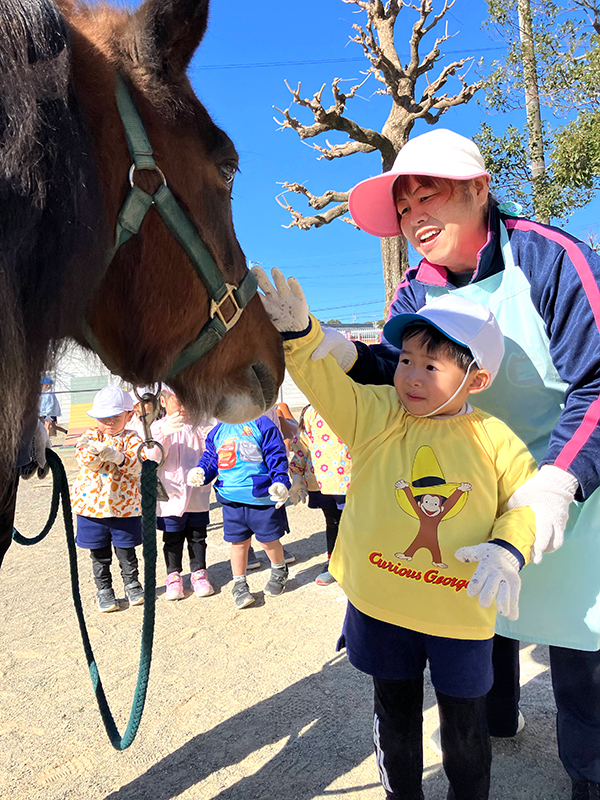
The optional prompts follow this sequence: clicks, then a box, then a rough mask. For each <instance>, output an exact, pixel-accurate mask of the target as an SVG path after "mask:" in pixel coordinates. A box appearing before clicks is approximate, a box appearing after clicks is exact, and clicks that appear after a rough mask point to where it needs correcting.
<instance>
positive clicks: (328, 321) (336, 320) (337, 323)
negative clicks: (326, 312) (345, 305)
mask: <svg viewBox="0 0 600 800" xmlns="http://www.w3.org/2000/svg"><path fill="white" fill-rule="evenodd" d="M325 324H326V325H341V324H342V323H341V322H340V321H339V319H328V320H327V322H326V323H325Z"/></svg>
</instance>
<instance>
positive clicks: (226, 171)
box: [220, 162, 238, 189]
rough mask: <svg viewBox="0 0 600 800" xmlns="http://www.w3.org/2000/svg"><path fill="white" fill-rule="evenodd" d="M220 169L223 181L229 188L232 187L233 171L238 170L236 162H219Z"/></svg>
mask: <svg viewBox="0 0 600 800" xmlns="http://www.w3.org/2000/svg"><path fill="white" fill-rule="evenodd" d="M220 170H221V174H222V175H223V178H224V180H225V183H226V184H227V188H228V189H231V188H232V187H233V181H234V179H235V173H236V172H237V171H238V166H237V164H234V163H233V162H229V163H228V164H221V166H220Z"/></svg>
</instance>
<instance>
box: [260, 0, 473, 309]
mask: <svg viewBox="0 0 600 800" xmlns="http://www.w3.org/2000/svg"><path fill="white" fill-rule="evenodd" d="M342 2H344V3H346V4H347V5H354V6H356V7H357V9H358V11H359V12H360V11H362V12H364V14H365V15H366V20H364V22H363V24H362V25H359V24H354V25H353V26H352V28H353V30H354V31H355V33H354V35H353V36H351V40H352V41H353V42H356V43H357V44H358V45H360V47H361V48H362V50H363V53H364V56H365V58H366V59H367V61H368V62H369V66H368V69H367V70H366V73H363V74H364V75H365V78H364V79H363V80H362V81H361V82H359V83H357V84H356V85H354V86H353V87H352V88H351V89H350V91H349V92H347V93H344V92H343V91H342V90H341V88H340V82H341V79H340V78H335V79H334V81H333V83H332V86H331V91H332V94H333V104H332V105H330V106H329V107H327V108H326V107H325V105H323V92H324V90H325V84H324V85H323V86H322V87H321V88H320V89H319V91H318V92H316V94H314V95H313V97H312V98H304V97H302V95H301V85H300V84H298V87H297V88H296V89H292V88H291V87H290V85H289V84H288V83H287V82H286V86H287V87H288V89H289V91H290V92H291V94H292V98H293V100H292V103H291V104H290V106H289V107H288V108H287V109H285V110H282V109H280V108H277V111H279V112H280V114H282V115H283V119H277V118H275V121H276V122H277V123H278V124H279V125H280V126H281V128H282V129H283V128H291V129H292V130H294V131H296V133H297V134H298V136H299V137H300V138H301V139H303V140H304V139H312V138H314V137H315V136H319V135H321V134H325V133H328V132H331V131H339V132H341V133H343V134H346V135H347V136H348V140H347V141H346V142H342V143H341V144H331V143H330V142H329V141H327V140H326V141H325V144H324V145H319V144H313V145H312V147H313V148H314V149H315V150H316V151H317V153H318V154H319V156H318V158H319V159H325V160H326V161H332V160H333V159H335V158H344V157H345V156H350V155H354V154H355V153H372V152H375V151H379V153H380V154H381V167H382V171H386V170H388V169H390V168H391V166H392V164H393V163H394V159H395V157H396V155H397V154H398V151H399V150H400V148H401V147H403V145H405V144H406V142H407V141H408V138H409V135H410V133H411V131H412V129H413V126H414V124H415V122H416V121H417V120H420V119H421V120H424V121H425V122H426V123H428V124H429V125H435V124H436V123H437V122H438V121H439V119H440V117H441V116H442V114H443V113H444V112H445V111H447V110H448V109H449V108H451V107H452V106H458V105H461V104H463V103H468V102H469V100H470V99H471V98H472V97H473V95H474V94H475V92H476V91H477V90H478V89H480V88H481V86H482V82H481V81H477V82H475V83H471V84H469V83H468V82H467V72H468V69H469V67H470V66H471V62H472V59H471V58H462V59H459V60H458V61H453V62H452V63H450V64H447V65H446V66H441V65H440V68H439V71H438V72H437V75H436V76H435V77H433V76H431V73H432V71H433V70H434V68H435V67H436V65H437V64H438V62H439V61H441V59H442V58H443V55H442V53H441V51H440V46H441V45H442V44H443V43H444V42H446V41H447V40H448V39H450V38H451V36H450V34H449V33H448V24H447V22H446V23H445V26H444V27H443V28H441V30H440V34H439V35H438V36H437V38H436V39H435V42H433V44H429V45H427V47H426V46H425V44H424V42H423V39H424V38H425V36H427V34H428V33H430V31H432V30H433V29H434V28H435V27H436V26H438V25H440V23H441V22H442V20H443V19H444V17H445V16H446V15H447V13H448V12H449V11H450V9H451V8H452V6H453V5H454V3H455V2H456V0H444V4H443V6H442V8H441V9H440V11H439V12H438V13H435V12H434V10H433V0H417V2H415V3H407V2H404V0H386V2H383V0H342ZM403 10H405V14H408V13H410V12H412V17H411V19H412V20H413V21H412V25H411V26H410V39H409V42H408V47H409V53H410V55H409V56H408V59H407V62H406V63H404V64H403V63H402V61H401V60H400V56H399V55H398V51H397V49H396V44H395V41H394V29H395V26H396V22H397V20H398V17H399V15H400V12H401V11H403ZM415 17H416V18H415ZM409 24H410V23H409ZM422 51H426V52H422ZM371 76H372V77H373V78H374V79H375V80H376V81H378V82H379V84H381V85H380V86H379V88H378V89H377V90H376V91H375V94H378V95H385V96H388V97H390V98H391V109H390V113H389V115H388V118H387V120H386V121H385V124H384V125H383V127H382V129H381V131H376V130H373V129H371V128H368V127H365V126H364V125H360V124H359V123H358V122H355V121H354V120H353V119H350V118H349V117H348V116H347V115H346V105H347V103H348V101H350V100H352V99H353V98H354V97H355V96H356V94H357V92H358V91H359V89H360V88H361V87H362V86H363V84H364V83H365V82H366V81H367V80H368V79H369V78H370V77H371ZM420 78H423V79H424V80H423V81H420V80H419V79H420ZM450 78H456V79H457V80H458V81H459V82H460V84H461V86H460V89H459V91H457V93H456V94H448V93H447V91H446V84H447V82H448V80H449V79H450ZM293 105H296V106H299V107H300V108H303V109H307V110H308V111H309V112H310V113H311V114H312V115H313V118H314V121H313V123H312V124H309V125H305V124H304V123H302V122H301V121H300V120H299V119H297V118H296V117H294V116H293V115H292V113H291V108H292V106H293ZM283 189H284V191H283V192H282V193H281V195H280V196H279V198H278V202H279V203H280V205H281V206H282V207H283V208H285V209H287V210H288V211H289V212H290V214H291V216H292V221H291V223H290V224H289V225H288V226H286V227H288V228H291V227H298V228H300V229H301V230H309V229H310V228H313V227H315V228H318V227H320V226H321V225H326V224H328V223H330V222H332V221H333V220H334V219H342V220H343V221H344V222H348V223H350V224H352V225H354V223H353V222H352V220H351V219H350V218H349V217H348V216H344V215H345V214H346V213H347V211H348V194H349V191H348V190H343V191H334V190H328V191H326V192H324V193H323V194H322V195H319V196H317V195H314V194H312V193H311V192H310V191H309V190H308V189H307V188H306V187H305V186H302V185H301V184H299V183H289V182H287V181H286V182H285V183H284V184H283ZM288 192H293V193H295V194H301V195H304V196H305V197H306V198H307V200H308V205H309V206H310V208H312V209H314V210H315V211H316V212H317V213H315V214H314V215H311V216H305V215H304V214H302V213H301V212H300V211H297V210H295V209H294V208H293V207H292V206H291V205H290V202H289V200H288V199H287V193H288ZM324 209H326V210H324ZM321 212H322V213H321ZM381 254H382V261H383V275H384V281H385V290H386V306H387V305H388V304H389V302H390V301H391V298H392V296H393V293H394V291H395V288H396V286H397V284H398V283H399V281H400V279H401V277H402V274H403V273H404V270H405V269H406V267H407V265H408V259H407V252H406V245H405V242H404V240H403V238H402V237H396V238H390V239H381Z"/></svg>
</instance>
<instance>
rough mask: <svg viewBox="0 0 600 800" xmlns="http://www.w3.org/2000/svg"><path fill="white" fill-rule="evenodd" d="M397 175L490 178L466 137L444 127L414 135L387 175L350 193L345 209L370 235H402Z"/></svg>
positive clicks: (473, 146)
mask: <svg viewBox="0 0 600 800" xmlns="http://www.w3.org/2000/svg"><path fill="white" fill-rule="evenodd" d="M399 175H428V176H429V177H431V178H449V179H450V180H455V181H466V180H470V179H471V178H478V177H480V176H482V175H485V176H487V177H488V178H489V177H490V174H489V172H487V170H486V168H485V162H484V160H483V157H482V155H481V153H480V152H479V148H478V147H477V145H476V144H475V142H472V141H471V140H470V139H467V138H466V137H465V136H461V135H460V134H459V133H454V131H449V130H448V129H447V128H436V129H435V130H433V131H429V132H428V133H423V134H421V136H415V138H414V139H409V141H408V142H407V143H406V144H405V145H404V147H403V148H401V150H400V152H399V153H398V155H397V156H396V160H395V161H394V165H393V166H392V168H391V169H390V170H388V172H383V173H382V174H381V175H375V176H374V177H372V178H367V180H364V181H361V182H360V183H359V184H357V185H356V186H355V187H354V189H352V191H351V192H350V197H349V198H348V208H349V210H350V214H351V216H352V219H353V220H354V222H356V224H357V225H358V226H359V228H362V229H363V231H366V232H367V233H371V234H372V235H373V236H399V235H400V234H401V233H402V231H401V230H400V221H399V219H398V213H397V211H396V204H395V202H394V184H395V183H396V179H397V178H398V176H399Z"/></svg>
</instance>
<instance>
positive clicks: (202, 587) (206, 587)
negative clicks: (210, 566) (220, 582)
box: [191, 569, 215, 597]
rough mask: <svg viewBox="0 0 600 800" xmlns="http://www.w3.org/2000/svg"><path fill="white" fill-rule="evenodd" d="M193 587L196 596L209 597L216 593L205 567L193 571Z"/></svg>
mask: <svg viewBox="0 0 600 800" xmlns="http://www.w3.org/2000/svg"><path fill="white" fill-rule="evenodd" d="M191 582H192V589H193V590H194V594H195V595H196V597H208V596H209V595H211V594H214V593H215V590H214V589H213V587H212V584H211V582H210V581H209V579H208V572H207V571H206V570H205V569H199V570H196V572H192V576H191Z"/></svg>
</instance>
